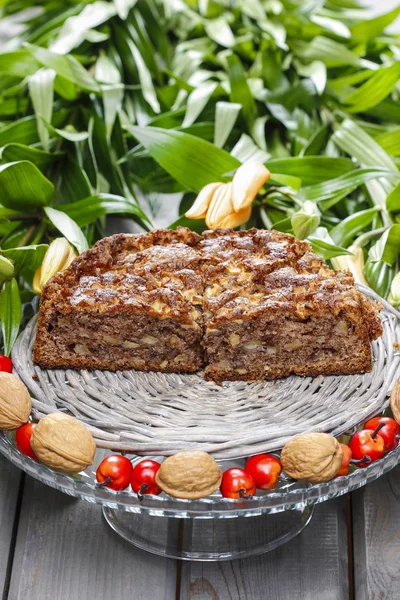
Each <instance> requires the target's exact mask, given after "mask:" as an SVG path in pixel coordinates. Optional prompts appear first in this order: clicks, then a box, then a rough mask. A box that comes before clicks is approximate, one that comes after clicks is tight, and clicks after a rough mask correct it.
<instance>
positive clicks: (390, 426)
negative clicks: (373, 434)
mask: <svg viewBox="0 0 400 600" xmlns="http://www.w3.org/2000/svg"><path fill="white" fill-rule="evenodd" d="M381 423H383V424H384V427H382V428H381V429H380V430H379V435H380V436H381V437H382V438H383V441H384V442H385V451H386V452H390V451H391V450H394V448H396V446H397V445H398V438H397V436H398V435H400V427H399V426H398V424H397V423H396V421H395V420H394V419H391V418H390V417H374V418H373V419H370V420H369V421H367V422H366V423H365V425H364V429H372V430H373V431H375V429H376V428H377V427H379V425H380V424H381Z"/></svg>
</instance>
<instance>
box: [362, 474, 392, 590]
mask: <svg viewBox="0 0 400 600" xmlns="http://www.w3.org/2000/svg"><path fill="white" fill-rule="evenodd" d="M352 512H353V547H354V585H355V598H356V600H378V599H379V600H398V599H399V598H400V468H399V467H396V469H394V470H393V471H391V472H390V473H388V474H387V475H384V476H383V477H381V478H380V479H378V480H377V481H375V482H373V483H371V484H369V485H367V486H365V487H363V488H361V489H360V490H357V491H356V492H354V493H353V511H352Z"/></svg>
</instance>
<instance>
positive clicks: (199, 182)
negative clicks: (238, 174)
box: [128, 127, 240, 192]
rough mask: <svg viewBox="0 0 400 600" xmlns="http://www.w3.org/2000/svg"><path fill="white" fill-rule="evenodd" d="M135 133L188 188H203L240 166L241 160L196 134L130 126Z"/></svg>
mask: <svg viewBox="0 0 400 600" xmlns="http://www.w3.org/2000/svg"><path fill="white" fill-rule="evenodd" d="M128 129H129V131H130V132H131V133H132V135H133V136H134V137H135V138H136V139H137V140H138V141H139V142H140V143H141V144H143V146H144V147H145V148H146V149H147V150H148V152H149V153H150V155H151V156H152V157H153V158H154V159H155V160H156V161H157V162H158V164H159V165H160V166H161V167H162V168H163V169H165V171H167V173H169V174H170V175H171V176H172V177H173V178H174V179H176V180H177V181H179V183H181V184H182V185H183V186H184V187H185V188H186V189H188V190H193V191H195V192H199V191H200V190H201V188H202V187H204V186H205V185H207V183H211V182H213V181H220V180H221V179H223V177H224V175H225V174H226V173H228V172H230V171H233V170H234V169H237V168H238V167H239V166H240V162H239V161H238V160H237V159H236V158H234V157H233V156H231V155H230V154H228V153H227V152H225V151H224V150H222V149H221V148H217V147H216V146H214V145H213V144H210V143H209V142H206V141H205V140H202V139H200V138H196V137H194V136H193V135H189V134H187V133H182V132H181V131H174V130H170V129H160V128H157V127H129V128H128Z"/></svg>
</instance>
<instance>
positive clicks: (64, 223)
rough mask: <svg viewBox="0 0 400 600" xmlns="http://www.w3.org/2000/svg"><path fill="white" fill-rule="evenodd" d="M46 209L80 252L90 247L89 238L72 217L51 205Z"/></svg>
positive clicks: (55, 225)
mask: <svg viewBox="0 0 400 600" xmlns="http://www.w3.org/2000/svg"><path fill="white" fill-rule="evenodd" d="M44 210H45V212H46V215H47V216H48V218H49V219H50V221H51V222H52V224H53V225H54V227H55V228H56V229H58V231H59V232H60V233H62V235H63V236H64V237H65V238H67V240H68V241H69V243H70V244H72V245H73V246H75V248H76V249H77V250H78V252H79V254H81V253H82V252H84V251H85V250H87V249H88V248H89V245H88V243H87V239H86V238H85V236H84V235H83V233H82V231H81V229H80V227H78V225H77V224H76V223H75V221H73V220H72V219H71V217H69V216H68V215H66V214H65V213H63V212H61V211H59V210H56V209H55V208H51V207H50V206H47V207H46V208H45V209H44Z"/></svg>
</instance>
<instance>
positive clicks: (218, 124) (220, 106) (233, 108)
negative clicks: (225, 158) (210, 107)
mask: <svg viewBox="0 0 400 600" xmlns="http://www.w3.org/2000/svg"><path fill="white" fill-rule="evenodd" d="M241 108H242V106H241V104H237V103H235V102H217V104H216V105H215V132H214V144H215V145H216V146H218V147H219V148H222V147H223V145H224V144H225V142H226V140H227V139H228V137H229V134H230V133H231V131H232V129H233V127H234V125H235V123H236V120H237V118H238V116H239V112H240V110H241Z"/></svg>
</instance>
